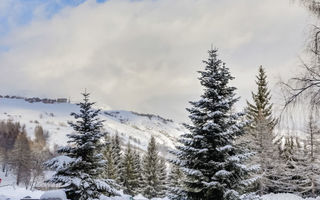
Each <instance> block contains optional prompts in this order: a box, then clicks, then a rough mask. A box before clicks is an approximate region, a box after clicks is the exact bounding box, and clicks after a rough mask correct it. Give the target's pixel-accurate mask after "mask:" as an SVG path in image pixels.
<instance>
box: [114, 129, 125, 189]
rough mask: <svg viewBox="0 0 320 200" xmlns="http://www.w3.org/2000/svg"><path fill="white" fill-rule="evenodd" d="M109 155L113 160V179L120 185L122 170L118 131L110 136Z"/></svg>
mask: <svg viewBox="0 0 320 200" xmlns="http://www.w3.org/2000/svg"><path fill="white" fill-rule="evenodd" d="M111 156H112V160H113V166H114V172H113V173H114V177H115V181H116V183H117V184H118V185H120V186H121V185H122V184H121V183H122V182H123V180H121V171H122V168H123V166H122V160H121V159H122V153H121V143H120V138H119V135H118V133H117V134H116V135H115V136H114V137H113V138H112V146H111Z"/></svg>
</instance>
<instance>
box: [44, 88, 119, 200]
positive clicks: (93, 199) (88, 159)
mask: <svg viewBox="0 0 320 200" xmlns="http://www.w3.org/2000/svg"><path fill="white" fill-rule="evenodd" d="M83 96H84V99H83V102H81V103H79V104H78V105H79V106H80V113H79V114H78V113H71V116H73V117H74V118H75V120H76V121H75V122H69V125H70V126H71V127H72V128H73V130H74V133H72V134H68V135H67V136H68V138H69V140H68V143H69V145H68V146H65V147H62V148H60V149H58V153H60V154H62V156H58V157H56V158H53V159H52V160H49V161H48V162H46V166H47V167H49V168H51V169H53V170H55V174H54V175H53V176H52V178H50V179H49V180H47V182H49V183H54V184H60V185H61V188H63V189H64V190H65V192H66V194H67V197H68V199H71V200H98V199H99V198H100V197H101V195H103V194H105V195H108V196H112V195H117V191H116V190H115V189H113V188H112V187H111V185H112V180H110V179H102V178H100V175H101V173H102V172H103V168H104V164H105V160H103V156H102V154H101V153H100V152H101V147H102V144H101V139H102V138H103V137H104V136H105V133H104V132H102V131H101V128H102V126H103V124H102V121H101V120H100V119H99V118H98V114H99V112H100V110H94V109H93V108H92V105H94V103H91V102H89V93H87V92H85V93H84V94H83Z"/></svg>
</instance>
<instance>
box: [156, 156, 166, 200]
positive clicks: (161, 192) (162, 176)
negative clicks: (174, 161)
mask: <svg viewBox="0 0 320 200" xmlns="http://www.w3.org/2000/svg"><path fill="white" fill-rule="evenodd" d="M158 177H159V184H158V188H157V191H158V195H157V197H161V198H164V197H165V196H166V193H167V190H168V189H167V184H168V183H167V167H166V161H165V159H164V158H160V162H159V168H158Z"/></svg>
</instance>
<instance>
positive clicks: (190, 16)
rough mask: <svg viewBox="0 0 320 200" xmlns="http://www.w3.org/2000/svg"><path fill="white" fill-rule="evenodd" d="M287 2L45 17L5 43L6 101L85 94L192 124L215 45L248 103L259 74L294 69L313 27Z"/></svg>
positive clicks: (169, 4)
mask: <svg viewBox="0 0 320 200" xmlns="http://www.w3.org/2000/svg"><path fill="white" fill-rule="evenodd" d="M289 2H290V1H274V0H266V1H256V0H241V1H232V0H176V1H172V0H157V1H148V0H140V1H134V2H132V1H130V0H109V1H108V2H106V3H103V4H99V3H96V2H95V1H94V0H90V1H87V2H86V3H83V4H81V5H79V6H77V7H68V8H65V9H63V10H62V11H61V12H59V13H58V14H56V15H55V16H54V17H53V18H50V19H47V18H46V17H43V18H42V17H41V16H40V14H38V16H37V18H36V19H35V20H34V21H33V22H32V23H30V24H29V25H27V26H23V27H19V28H15V29H14V30H12V32H11V33H10V34H9V35H8V36H7V37H5V38H0V45H6V46H9V47H10V49H9V51H7V52H3V53H0V69H1V73H0V85H1V88H2V89H1V90H0V92H1V93H14V94H16V93H24V94H27V95H45V96H71V97H73V98H76V99H77V98H79V95H78V94H79V92H81V91H83V89H84V88H87V89H89V90H90V91H91V92H92V93H93V98H94V99H96V100H97V101H99V102H100V104H106V105H109V106H110V107H111V108H113V109H128V110H136V111H139V112H149V113H156V114H161V115H163V116H165V117H172V118H175V119H178V120H185V119H186V116H187V113H186V112H185V110H184V108H185V107H186V106H188V103H187V102H188V101H189V100H195V99H197V97H198V96H199V95H200V93H201V89H200V87H199V83H198V80H197V76H198V74H196V71H197V70H201V66H202V63H201V60H202V59H205V58H206V57H207V54H206V51H207V49H208V48H210V44H211V43H213V44H214V45H215V46H216V47H218V48H219V49H220V50H221V51H220V55H221V58H222V59H224V61H226V62H227V65H228V66H229V67H230V68H231V70H232V72H233V75H234V76H236V78H237V79H236V80H235V81H234V84H235V85H236V86H237V87H238V88H239V89H240V90H239V92H240V93H239V94H240V95H241V96H244V98H248V95H249V94H250V90H253V89H254V88H253V87H252V85H253V83H254V80H253V79H254V75H255V73H256V70H257V66H259V65H261V64H262V65H264V66H266V67H267V71H268V72H269V73H270V74H271V75H272V76H273V77H276V76H278V71H279V68H280V67H283V66H284V67H286V68H290V67H291V66H288V65H287V63H290V62H294V60H296V56H297V55H298V54H299V53H300V49H301V47H302V44H303V41H304V36H303V33H304V31H305V28H306V24H307V22H306V20H307V19H308V18H307V15H306V13H305V11H304V10H303V8H300V7H298V6H295V5H292V4H290V3H289ZM39 13H41V12H39ZM280 71H281V72H282V73H285V71H286V70H282V69H281V70H280ZM283 71H284V72H283ZM244 98H243V99H244Z"/></svg>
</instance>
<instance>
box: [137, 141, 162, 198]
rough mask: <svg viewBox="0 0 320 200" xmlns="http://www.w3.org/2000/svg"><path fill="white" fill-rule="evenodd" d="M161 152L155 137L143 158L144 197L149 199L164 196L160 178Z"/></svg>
mask: <svg viewBox="0 0 320 200" xmlns="http://www.w3.org/2000/svg"><path fill="white" fill-rule="evenodd" d="M160 162H161V161H160V158H159V151H158V148H157V145H156V141H155V139H154V137H153V136H152V137H151V140H150V143H149V145H148V151H147V153H146V155H145V156H144V158H143V188H144V189H143V192H142V193H143V195H144V196H145V197H147V198H149V199H151V198H155V197H160V196H162V194H163V191H162V188H161V185H160V184H161V183H162V182H161V181H160V177H159V168H160V165H161V163H160Z"/></svg>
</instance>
